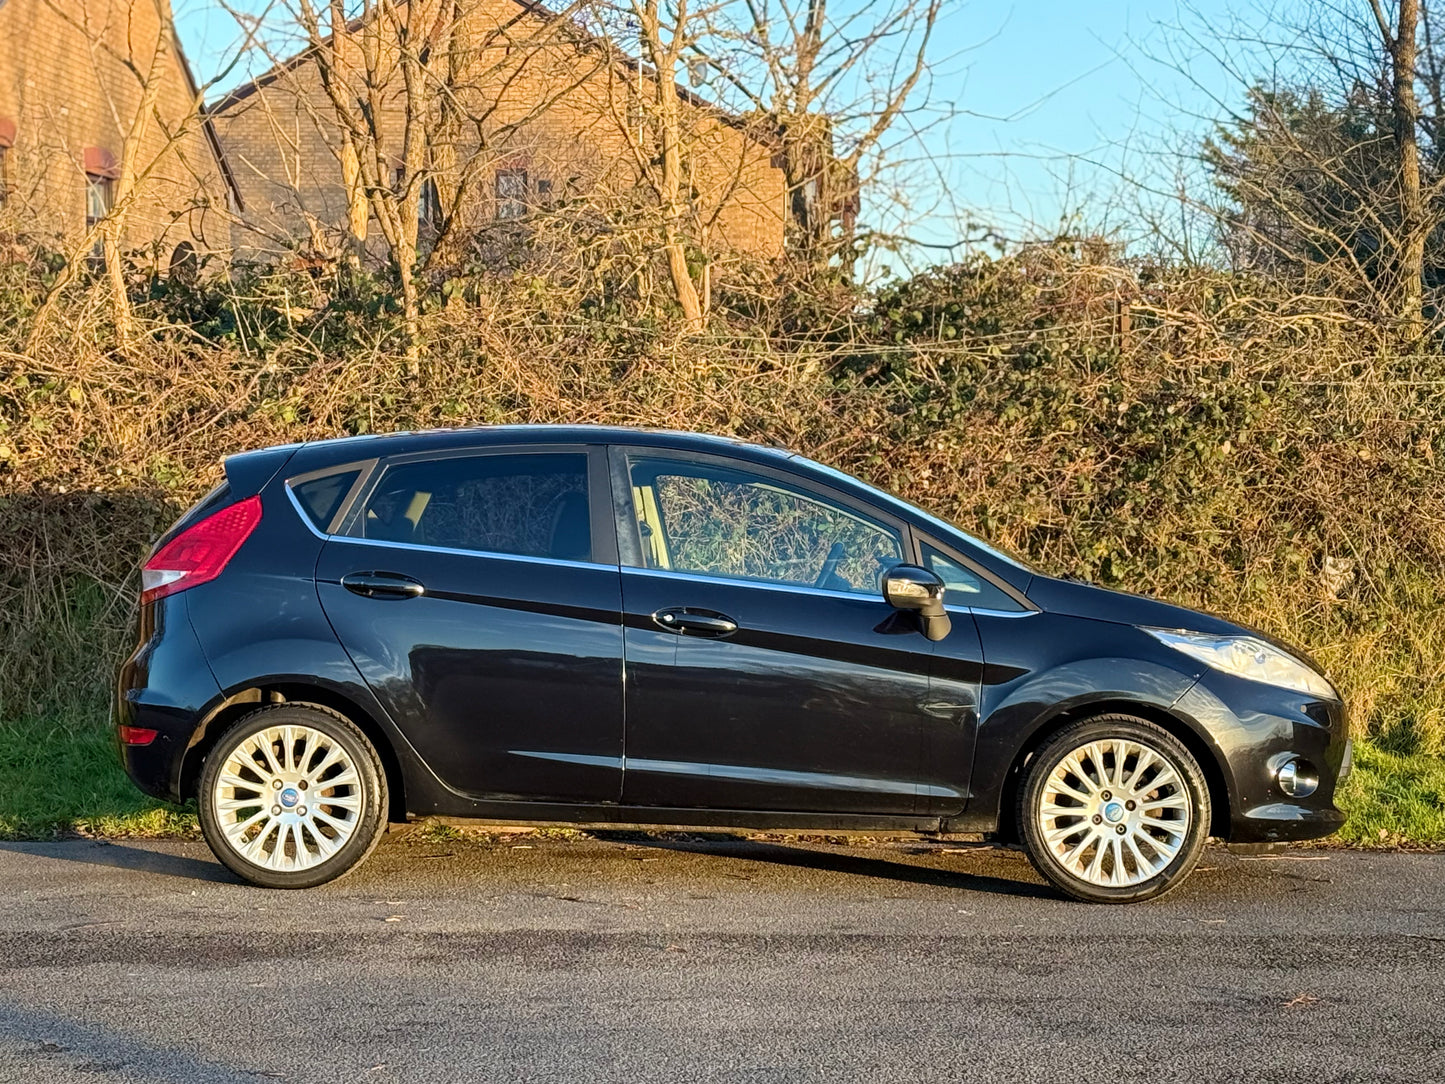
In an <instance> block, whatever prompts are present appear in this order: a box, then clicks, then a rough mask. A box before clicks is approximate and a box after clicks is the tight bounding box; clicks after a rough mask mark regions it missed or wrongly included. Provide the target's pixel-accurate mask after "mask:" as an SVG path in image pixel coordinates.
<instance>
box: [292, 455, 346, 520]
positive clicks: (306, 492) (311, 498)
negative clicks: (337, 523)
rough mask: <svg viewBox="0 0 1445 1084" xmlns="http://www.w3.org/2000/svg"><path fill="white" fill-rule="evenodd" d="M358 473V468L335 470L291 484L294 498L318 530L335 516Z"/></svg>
mask: <svg viewBox="0 0 1445 1084" xmlns="http://www.w3.org/2000/svg"><path fill="white" fill-rule="evenodd" d="M360 473H361V470H360V468H357V469H354V470H344V471H337V472H336V473H335V474H325V475H322V476H321V477H320V478H311V479H308V480H307V481H304V482H296V483H294V484H293V485H292V486H291V491H292V492H293V493H295V494H296V500H297V501H298V502H299V503H300V505H301V507H302V509H303V510H305V512H306V515H307V518H309V519H310V520H311V522H312V523H313V524H315V525H316V529H317V530H318V531H324V530H326V528H327V526H328V525H329V524H330V523H331V521H332V519H334V518H335V516H336V513H337V511H339V510H340V508H341V502H342V501H344V500H345V499H346V494H347V493H349V492H350V491H351V485H352V483H353V482H355V481H356V478H357V475H359V474H360Z"/></svg>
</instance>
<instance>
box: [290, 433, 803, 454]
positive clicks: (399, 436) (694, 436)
mask: <svg viewBox="0 0 1445 1084" xmlns="http://www.w3.org/2000/svg"><path fill="white" fill-rule="evenodd" d="M487 444H633V445H642V446H645V447H657V448H670V449H674V450H679V451H695V452H708V451H712V452H723V453H727V454H730V455H737V454H739V453H745V454H746V453H753V454H755V455H758V456H766V457H781V458H791V457H793V456H794V455H795V454H796V453H794V452H792V451H791V450H789V449H787V448H779V447H775V446H772V445H767V444H756V443H751V442H749V441H745V440H741V439H739V438H737V437H726V436H714V435H711V434H707V433H692V432H686V431H684V430H676V429H634V428H629V427H627V426H620V425H478V426H470V427H467V428H457V429H421V430H414V431H404V432H396V433H368V434H365V435H363V436H356V437H333V438H331V439H329V440H316V441H308V442H307V443H306V444H304V445H301V446H300V449H298V450H299V451H303V452H305V453H306V454H305V455H304V456H303V458H304V459H306V460H316V461H319V460H321V459H323V458H324V459H325V460H326V461H328V462H331V463H344V462H346V461H348V460H354V459H356V460H359V459H375V458H380V457H382V456H394V455H408V454H410V453H412V452H427V451H444V450H447V449H451V448H474V447H481V446H485V445H487Z"/></svg>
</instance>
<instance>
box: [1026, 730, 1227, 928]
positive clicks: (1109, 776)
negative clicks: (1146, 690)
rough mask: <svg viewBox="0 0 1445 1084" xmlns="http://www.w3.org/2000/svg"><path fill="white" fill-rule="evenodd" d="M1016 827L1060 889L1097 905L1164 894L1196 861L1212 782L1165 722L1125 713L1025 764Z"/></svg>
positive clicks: (1053, 741) (1049, 746) (1063, 735)
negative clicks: (1165, 726) (1161, 722)
mask: <svg viewBox="0 0 1445 1084" xmlns="http://www.w3.org/2000/svg"><path fill="white" fill-rule="evenodd" d="M1026 772H1027V774H1026V775H1025V778H1024V782H1023V786H1022V788H1021V789H1020V795H1019V799H1020V800H1019V810H1018V816H1019V827H1020V830H1021V834H1022V836H1023V840H1024V846H1025V848H1026V850H1027V852H1028V856H1029V860H1030V861H1031V862H1032V863H1033V865H1034V868H1035V869H1037V870H1038V871H1039V873H1041V874H1042V875H1043V876H1044V877H1045V878H1046V879H1047V880H1048V881H1049V882H1050V883H1052V884H1053V885H1054V886H1055V887H1057V888H1058V889H1060V890H1061V891H1063V892H1064V893H1066V894H1067V895H1070V896H1072V897H1074V898H1075V899H1079V900H1085V901H1088V902H1091V903H1132V902H1134V901H1137V900H1147V899H1151V898H1153V897H1155V896H1158V895H1160V894H1161V893H1164V892H1167V891H1168V890H1169V889H1171V888H1173V887H1174V886H1175V885H1177V884H1179V882H1181V881H1182V880H1184V878H1185V877H1187V876H1188V875H1189V873H1190V871H1191V870H1193V869H1194V866H1195V865H1196V864H1197V863H1198V861H1199V855H1200V852H1201V851H1202V850H1203V849H1204V842H1205V840H1206V838H1207V837H1208V835H1209V823H1210V807H1209V787H1208V785H1207V784H1206V782H1205V779H1204V773H1203V771H1202V770H1201V769H1200V767H1199V762H1198V761H1197V760H1195V758H1194V756H1193V754H1191V753H1190V752H1189V750H1188V749H1187V748H1185V746H1184V745H1183V743H1182V742H1180V741H1179V740H1178V739H1177V738H1175V737H1174V735H1172V734H1170V733H1169V732H1168V731H1167V730H1165V729H1164V728H1163V727H1161V726H1158V725H1156V724H1154V723H1151V722H1147V721H1146V720H1143V719H1136V718H1133V717H1131V716H1127V715H1105V716H1100V717H1097V718H1093V719H1086V720H1082V721H1080V722H1077V723H1073V724H1071V725H1069V726H1067V727H1065V728H1064V729H1063V730H1061V731H1060V732H1059V733H1058V734H1055V735H1054V736H1053V737H1052V738H1050V739H1049V740H1048V741H1047V742H1045V743H1044V745H1043V747H1042V748H1040V749H1039V750H1038V752H1037V753H1036V754H1035V755H1034V756H1033V758H1032V759H1031V760H1030V762H1029V764H1028V765H1027V769H1026Z"/></svg>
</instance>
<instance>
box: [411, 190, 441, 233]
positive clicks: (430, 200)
mask: <svg viewBox="0 0 1445 1084" xmlns="http://www.w3.org/2000/svg"><path fill="white" fill-rule="evenodd" d="M441 228H442V197H441V193H439V192H438V191H437V183H436V181H434V180H432V179H431V178H430V177H428V178H427V179H426V180H424V181H422V183H421V198H420V199H419V200H418V201H417V205H416V229H417V233H418V234H420V235H421V236H424V237H433V236H435V235H436V234H437V232H438V231H440V230H441Z"/></svg>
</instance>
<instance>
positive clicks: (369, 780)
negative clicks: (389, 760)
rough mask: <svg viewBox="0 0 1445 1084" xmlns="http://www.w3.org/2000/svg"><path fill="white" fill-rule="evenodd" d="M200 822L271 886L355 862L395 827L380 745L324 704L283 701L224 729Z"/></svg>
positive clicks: (222, 855)
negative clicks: (378, 750)
mask: <svg viewBox="0 0 1445 1084" xmlns="http://www.w3.org/2000/svg"><path fill="white" fill-rule="evenodd" d="M199 804H200V821H201V830H202V832H203V833H204V834H205V837H206V842H207V843H209V844H210V846H211V850H212V851H213V852H215V855H216V857H217V858H218V859H220V860H221V861H222V862H223V863H225V865H227V866H228V867H230V868H231V869H232V870H234V871H235V872H236V873H238V874H240V875H241V876H242V877H244V878H246V880H248V881H252V882H254V883H255V884H258V885H263V886H265V887H267V888H310V887H312V886H314V885H319V884H325V883H326V882H327V881H332V880H335V879H336V878H337V877H340V876H341V875H342V874H344V873H347V872H348V871H350V870H352V869H354V868H355V867H356V866H357V865H358V864H359V863H360V862H361V861H362V860H363V859H364V858H366V856H367V855H369V854H370V853H371V852H372V850H373V849H374V848H375V847H376V845H377V843H378V842H379V841H380V840H381V836H382V833H383V832H384V831H385V829H386V810H387V795H386V775H385V772H384V771H383V769H382V766H381V761H380V759H379V758H378V757H377V753H376V749H375V748H374V747H373V746H372V744H371V742H370V741H368V740H367V737H366V735H365V734H363V733H362V732H361V731H360V730H359V729H357V727H356V726H355V725H354V724H353V723H351V722H350V721H349V720H347V719H345V718H344V717H342V716H341V715H338V714H336V713H335V712H332V711H329V710H327V709H325V708H321V707H316V706H312V705H303V704H274V705H271V706H268V707H264V708H261V709H260V710H258V711H254V712H251V713H250V714H249V715H247V716H245V717H244V718H242V719H241V720H239V721H238V722H237V723H236V724H235V725H234V726H232V727H231V728H230V729H229V730H227V731H226V732H225V733H224V734H222V735H221V737H220V739H219V740H218V741H217V742H216V744H215V746H214V747H213V748H212V749H211V751H210V753H209V755H207V757H206V764H205V768H204V770H203V771H202V773H201V781H200V803H199Z"/></svg>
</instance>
